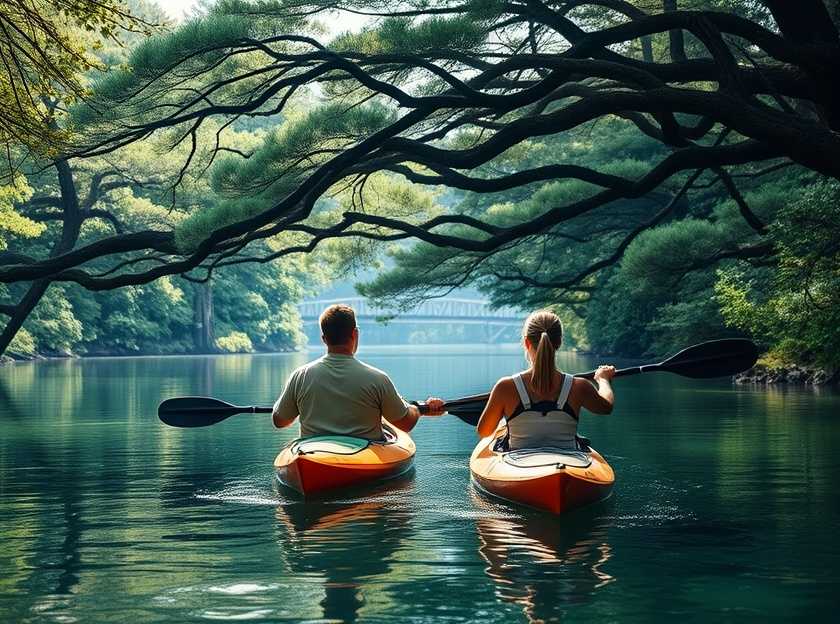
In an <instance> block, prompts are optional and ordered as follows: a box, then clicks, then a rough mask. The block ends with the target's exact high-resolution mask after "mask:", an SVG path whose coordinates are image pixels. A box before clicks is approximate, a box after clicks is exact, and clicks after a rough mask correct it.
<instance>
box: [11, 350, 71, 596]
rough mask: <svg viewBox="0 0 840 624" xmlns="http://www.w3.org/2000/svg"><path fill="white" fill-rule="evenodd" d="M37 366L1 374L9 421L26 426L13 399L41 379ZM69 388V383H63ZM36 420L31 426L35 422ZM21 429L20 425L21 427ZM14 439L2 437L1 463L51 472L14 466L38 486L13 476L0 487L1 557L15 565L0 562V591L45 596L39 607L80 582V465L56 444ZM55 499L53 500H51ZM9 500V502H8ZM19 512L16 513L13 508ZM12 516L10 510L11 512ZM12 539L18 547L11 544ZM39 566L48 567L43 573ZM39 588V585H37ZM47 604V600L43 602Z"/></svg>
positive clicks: (66, 397) (22, 411) (24, 415)
mask: <svg viewBox="0 0 840 624" xmlns="http://www.w3.org/2000/svg"><path fill="white" fill-rule="evenodd" d="M41 370H42V368H41V367H34V366H28V367H21V369H19V371H15V372H21V373H22V375H21V376H14V375H12V383H11V384H9V383H8V382H7V378H5V377H4V378H0V405H2V406H3V411H2V414H0V415H1V416H2V418H3V419H5V420H9V421H11V422H13V423H15V424H17V425H18V426H20V427H22V428H25V427H26V426H27V424H28V418H27V416H28V414H27V413H26V412H27V411H28V410H25V409H24V408H23V407H22V406H21V403H20V402H19V401H17V400H16V398H18V397H20V394H21V393H20V390H21V389H22V387H26V386H29V385H31V384H33V383H35V382H39V381H43V380H40V379H39V377H40V375H39V374H38V373H39V372H41ZM59 379H61V380H63V384H62V385H64V384H68V385H70V387H71V388H72V386H73V382H74V381H78V378H77V377H74V376H72V375H68V376H67V377H66V378H65V377H64V376H60V377H59ZM68 389H70V388H68ZM56 396H58V397H64V400H65V401H72V400H73V397H75V396H76V395H75V393H73V392H67V394H62V393H57V394H56ZM37 424H38V423H36V424H35V425H34V426H37ZM24 430H25V429H24ZM17 442H18V441H17V440H13V442H12V443H11V444H9V443H7V442H4V444H3V447H2V449H0V450H2V456H3V460H4V461H3V464H5V463H6V462H7V461H8V462H9V464H10V465H11V466H12V467H20V466H28V467H37V468H39V469H43V470H45V471H48V472H49V473H51V474H50V475H49V476H47V477H46V478H45V477H44V475H45V472H43V471H42V470H35V471H26V472H25V473H24V472H21V471H18V472H17V474H24V475H25V474H27V473H29V474H33V473H34V475H35V476H34V477H32V478H34V479H37V480H38V481H37V485H36V484H33V483H31V482H29V481H27V480H26V479H27V478H29V477H23V478H24V481H23V482H21V481H20V480H19V479H18V480H16V481H15V484H16V486H12V487H9V489H8V490H5V488H4V498H5V497H6V496H8V499H9V503H4V505H3V507H4V509H3V510H2V511H3V512H6V511H14V512H15V513H14V514H13V515H12V521H11V522H10V524H9V527H8V528H5V527H2V531H1V532H0V538H2V540H0V541H2V543H3V556H2V559H0V561H3V560H10V561H11V562H13V563H14V565H12V566H9V567H6V565H3V566H2V567H3V574H2V578H3V580H2V582H1V583H0V587H4V590H3V591H4V593H5V592H9V593H11V592H12V591H14V590H18V591H20V590H21V588H26V589H27V590H28V592H29V593H30V594H31V595H34V596H50V597H51V598H48V599H47V602H46V603H45V602H41V603H40V604H39V605H38V607H39V608H40V609H44V608H47V607H49V606H52V604H53V603H54V602H56V601H60V600H61V597H63V596H67V595H69V594H71V593H73V590H74V588H75V587H76V585H77V584H78V582H79V572H80V569H81V553H80V548H81V542H82V527H83V524H82V505H81V500H82V497H81V493H80V491H79V489H78V488H76V487H74V483H76V481H77V479H78V478H79V476H80V475H79V469H78V467H77V465H76V464H75V462H73V461H66V458H64V457H63V456H62V454H61V453H56V452H55V449H53V448H47V447H46V446H45V445H44V444H42V443H41V442H39V441H37V440H34V439H33V437H32V436H27V439H26V443H25V444H20V443H17ZM18 488H21V489H23V490H24V494H25V495H24V496H21V497H20V500H21V502H20V503H19V504H17V503H16V502H15V500H16V499H17V498H18V496H19V495H18V494H17V489H18ZM30 488H31V489H32V490H35V489H37V496H32V495H31V492H30V491H27V490H30ZM56 502H57V503H58V505H56ZM7 505H8V507H7ZM48 509H49V510H53V509H55V510H57V511H60V516H59V514H55V517H54V518H53V519H52V520H49V521H47V522H48V526H41V527H39V526H38V525H39V523H41V522H44V517H45V514H46V513H48V511H47V510H48ZM17 512H19V514H18V513H17ZM10 515H11V514H10ZM15 544H17V545H18V548H15ZM33 552H34V553H36V555H35V556H37V557H39V558H40V557H43V554H42V553H44V552H46V553H52V556H51V557H49V556H48V562H47V563H45V564H42V565H41V566H37V565H32V562H31V561H29V558H30V557H31V556H32V553H33ZM41 567H43V568H46V569H47V570H49V573H48V574H47V575H43V570H42V569H40V568H41ZM39 587H40V588H41V589H38V588H39ZM47 603H49V604H47Z"/></svg>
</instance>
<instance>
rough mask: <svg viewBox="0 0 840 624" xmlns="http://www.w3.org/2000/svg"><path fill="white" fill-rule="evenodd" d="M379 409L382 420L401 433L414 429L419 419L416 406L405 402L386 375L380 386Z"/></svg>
mask: <svg viewBox="0 0 840 624" xmlns="http://www.w3.org/2000/svg"><path fill="white" fill-rule="evenodd" d="M379 409H380V410H381V412H382V418H384V419H385V420H387V421H388V422H389V423H391V424H392V425H394V426H395V427H397V428H398V429H402V430H403V431H411V430H412V429H414V425H416V424H417V421H418V419H419V418H420V410H419V409H418V408H417V406H416V405H409V404H408V403H406V402H405V400H404V399H403V398H402V397H401V396H400V395H399V393H398V392H397V389H396V388H395V387H394V383H393V382H392V381H391V378H390V377H388V376H387V375H386V376H385V377H384V379H383V380H382V384H381V397H380V405H379Z"/></svg>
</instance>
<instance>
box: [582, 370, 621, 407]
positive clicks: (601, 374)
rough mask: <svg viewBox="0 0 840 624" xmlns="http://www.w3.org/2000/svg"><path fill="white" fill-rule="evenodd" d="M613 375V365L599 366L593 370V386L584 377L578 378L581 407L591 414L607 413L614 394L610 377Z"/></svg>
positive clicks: (612, 402) (611, 404) (611, 405)
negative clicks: (581, 391)
mask: <svg viewBox="0 0 840 624" xmlns="http://www.w3.org/2000/svg"><path fill="white" fill-rule="evenodd" d="M614 375H615V366H599V367H598V370H596V371H595V377H594V378H593V382H594V383H595V384H597V388H596V386H593V385H592V384H591V383H589V382H588V381H586V380H585V379H582V380H580V382H576V383H581V389H582V390H583V393H582V399H583V400H582V401H581V402H580V404H581V407H584V408H586V409H587V410H589V411H590V412H592V413H593V414H609V413H611V412H612V411H613V405H614V404H615V395H614V394H613V390H612V386H611V385H610V379H612V378H613V376H614Z"/></svg>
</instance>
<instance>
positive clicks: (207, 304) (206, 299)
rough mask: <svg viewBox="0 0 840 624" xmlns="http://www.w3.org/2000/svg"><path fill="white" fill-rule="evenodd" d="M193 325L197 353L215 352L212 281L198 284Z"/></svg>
mask: <svg viewBox="0 0 840 624" xmlns="http://www.w3.org/2000/svg"><path fill="white" fill-rule="evenodd" d="M193 326H194V333H193V342H194V345H195V351H196V353H215V352H216V339H215V337H214V335H213V287H212V286H211V285H210V282H205V283H203V284H197V285H196V288H195V294H194V296H193Z"/></svg>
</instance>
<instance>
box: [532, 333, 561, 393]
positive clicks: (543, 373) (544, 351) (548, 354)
mask: <svg viewBox="0 0 840 624" xmlns="http://www.w3.org/2000/svg"><path fill="white" fill-rule="evenodd" d="M555 351H556V349H555V348H554V345H553V344H551V338H549V337H548V333H547V332H542V334H541V335H540V342H539V344H538V345H537V353H536V356H535V357H534V363H533V365H534V373H533V375H531V385H532V386H534V389H535V390H536V391H537V392H539V393H541V394H545V393H547V392H549V391H550V390H551V383H552V381H554V379H553V378H554V352H555Z"/></svg>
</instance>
